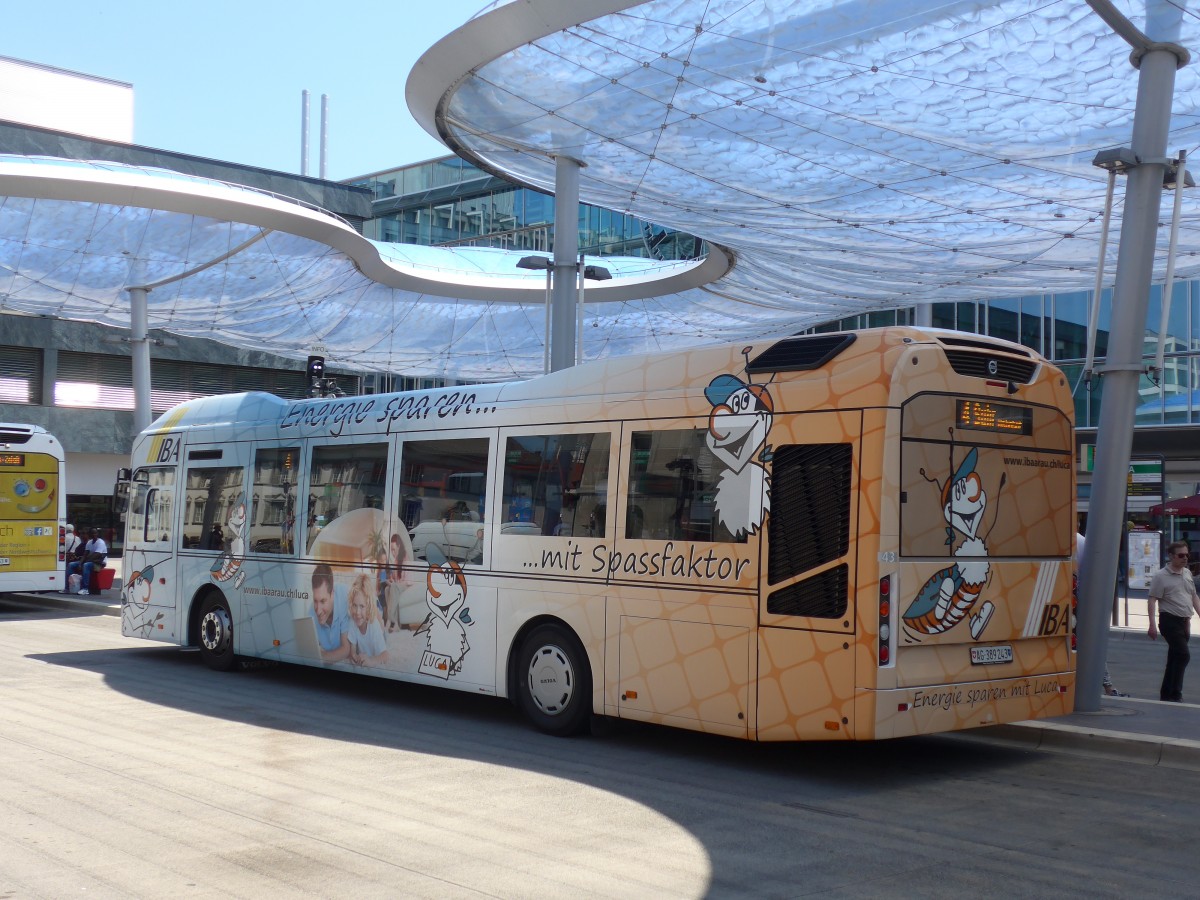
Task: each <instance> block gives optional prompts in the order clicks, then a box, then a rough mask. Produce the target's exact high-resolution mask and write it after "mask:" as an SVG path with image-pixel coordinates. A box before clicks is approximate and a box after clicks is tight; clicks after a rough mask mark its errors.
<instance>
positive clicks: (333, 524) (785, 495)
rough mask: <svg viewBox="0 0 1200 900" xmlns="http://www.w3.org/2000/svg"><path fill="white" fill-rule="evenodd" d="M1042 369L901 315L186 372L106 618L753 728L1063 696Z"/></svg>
mask: <svg viewBox="0 0 1200 900" xmlns="http://www.w3.org/2000/svg"><path fill="white" fill-rule="evenodd" d="M1072 417H1073V404H1072V400H1071V396H1070V390H1069V388H1068V385H1067V383H1066V380H1065V378H1064V376H1063V375H1062V373H1061V372H1059V371H1058V370H1057V369H1056V368H1054V367H1053V366H1052V365H1051V364H1050V363H1048V362H1047V361H1046V360H1045V359H1043V358H1042V357H1040V356H1038V355H1037V354H1035V353H1033V352H1032V351H1030V350H1028V349H1026V348H1024V347H1021V346H1019V345H1016V344H1012V343H1008V342H1004V341H1000V340H991V339H988V338H983V337H978V336H966V335H961V334H957V333H953V332H944V331H938V330H935V329H919V328H888V329H876V330H868V331H860V332H846V333H836V334H820V335H808V336H797V337H790V338H784V339H776V340H762V341H757V342H752V343H741V342H739V343H736V344H730V345H727V346H713V347H704V348H697V349H690V350H686V351H680V352H673V353H662V354H658V355H647V356H637V357H622V358H614V359H608V360H603V361H597V362H591V363H585V364H583V365H579V366H576V367H575V368H572V369H569V370H565V371H562V372H557V373H554V374H551V375H546V376H543V377H540V378H535V379H532V380H529V381H525V382H520V383H512V384H497V385H477V386H471V387H453V388H442V389H436V390H427V391H416V392H410V393H400V394H390V395H389V394H385V395H374V396H360V397H346V398H338V399H311V400H300V401H285V400H281V399H279V398H276V397H274V396H272V395H269V394H263V393H247V394H237V395H228V396H219V397H211V398H206V399H200V400H193V401H190V402H187V403H184V404H182V405H180V406H178V407H176V408H175V409H173V410H171V411H170V412H168V413H166V414H165V415H164V416H163V417H162V418H160V419H159V420H158V421H156V422H155V423H154V424H153V425H151V426H150V428H148V429H147V430H146V431H145V432H144V433H143V434H142V435H141V436H140V438H139V439H138V440H137V441H136V443H135V446H134V450H133V464H134V472H133V481H132V488H131V492H130V509H129V513H128V528H127V535H126V545H125V546H126V549H125V564H124V565H125V575H126V583H125V587H124V596H123V608H122V630H123V632H124V634H126V635H131V636H141V637H145V638H150V639H153V640H159V641H166V642H174V643H177V644H180V645H184V646H189V645H192V646H197V647H199V649H200V654H201V656H202V657H203V658H204V659H205V661H206V662H207V663H208V664H209V665H211V666H213V667H214V668H217V669H229V668H233V667H235V666H236V664H237V662H238V660H239V658H250V657H253V658H258V659H265V660H276V661H280V662H288V663H303V664H309V665H314V666H329V667H333V668H340V669H349V670H354V671H359V672H362V673H364V674H371V675H378V676H382V677H386V678H392V679H396V680H400V681H408V682H419V683H425V684H434V685H440V686H444V687H447V688H452V689H457V690H463V691H472V692H476V693H480V694H488V695H495V696H498V697H506V698H509V699H510V700H511V701H512V702H514V703H515V704H516V705H517V706H518V707H519V708H520V709H521V710H522V711H523V712H524V714H525V715H526V716H527V717H528V718H529V719H530V720H531V721H532V722H533V724H534V725H535V726H537V727H538V728H540V729H542V730H544V731H547V732H550V733H554V734H570V733H574V732H577V731H579V730H581V729H583V728H584V727H585V726H587V724H588V723H589V721H590V718H591V717H592V716H612V717H619V718H623V719H634V720H640V721H645V722H654V723H661V724H664V725H672V726H676V727H681V728H690V729H696V730H700V731H706V732H712V733H719V734H723V735H730V736H735V737H740V738H747V739H752V740H813V739H818V740H822V739H823V740H846V739H851V740H872V739H878V738H888V737H895V736H902V735H914V734H928V733H931V732H939V731H947V730H954V729H963V728H970V727H974V726H979V725H988V724H992V723H1001V722H1011V721H1015V720H1023V719H1029V718H1036V717H1042V716H1056V715H1062V714H1064V713H1066V712H1068V711H1069V710H1070V709H1071V708H1072V705H1073V694H1074V661H1073V658H1072V652H1071V647H1070V633H1071V621H1070V620H1071V612H1070V610H1071V577H1072V573H1071V566H1070V556H1071V548H1072V540H1073V537H1074V525H1073V522H1074V513H1073V504H1074V497H1075V485H1074V469H1073V466H1072V448H1073V444H1072V441H1073V436H1072V434H1073V432H1072V429H1073V423H1072Z"/></svg>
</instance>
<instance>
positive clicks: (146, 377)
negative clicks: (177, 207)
mask: <svg viewBox="0 0 1200 900" xmlns="http://www.w3.org/2000/svg"><path fill="white" fill-rule="evenodd" d="M271 231H272V229H270V228H264V229H262V231H260V232H258V234H256V235H254V237H252V238H250V239H249V240H246V241H242V243H240V244H238V245H237V246H236V247H234V248H233V249H232V250H230V251H229V252H227V253H222V254H221V255H220V256H218V257H216V258H215V259H210V260H209V261H208V262H205V263H201V264H200V265H198V266H193V267H192V268H190V269H188V270H187V271H186V272H180V273H179V274H178V275H171V276H168V277H167V278H162V279H160V280H158V281H151V282H148V283H146V284H131V285H129V286H128V287H126V288H125V290H127V291H129V343H130V344H131V350H130V353H131V355H132V357H133V437H134V439H135V440H136V439H137V436H138V435H139V434H141V433H142V431H144V430H145V429H146V428H147V427H149V425H150V422H151V421H152V419H151V411H150V343H151V338H150V329H149V327H148V323H149V310H148V308H147V307H148V302H149V301H148V295H149V294H150V292H151V291H152V290H154V289H155V288H160V287H163V286H164V285H168V284H172V283H174V282H176V281H182V280H183V279H184V278H187V277H188V276H189V275H195V274H196V273H197V272H203V271H204V270H205V269H211V268H212V267H213V266H215V265H217V264H218V263H222V262H224V261H225V260H227V259H229V258H230V257H231V256H236V255H237V254H239V253H241V252H242V251H243V250H245V249H246V248H247V247H249V246H251V245H252V244H256V243H258V242H259V241H261V240H262V239H263V238H265V237H266V236H267V235H268V234H270V233H271ZM158 343H162V342H161V341H158Z"/></svg>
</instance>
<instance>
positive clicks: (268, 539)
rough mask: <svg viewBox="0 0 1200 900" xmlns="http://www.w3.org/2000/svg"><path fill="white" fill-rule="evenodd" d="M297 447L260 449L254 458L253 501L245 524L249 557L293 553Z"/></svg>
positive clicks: (294, 546) (298, 453)
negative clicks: (261, 554)
mask: <svg viewBox="0 0 1200 900" xmlns="http://www.w3.org/2000/svg"><path fill="white" fill-rule="evenodd" d="M299 460H300V450H299V448H297V447H270V448H267V447H263V448H260V449H259V450H258V451H257V452H256V453H255V454H254V501H253V504H252V506H251V510H250V518H249V521H248V522H247V526H248V527H249V536H248V539H247V541H246V549H248V550H249V551H250V552H251V553H279V554H291V553H294V552H295V550H296V479H297V478H298V477H299V474H300V472H299V468H298V465H299Z"/></svg>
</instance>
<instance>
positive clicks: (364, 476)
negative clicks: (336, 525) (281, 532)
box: [305, 444, 388, 553]
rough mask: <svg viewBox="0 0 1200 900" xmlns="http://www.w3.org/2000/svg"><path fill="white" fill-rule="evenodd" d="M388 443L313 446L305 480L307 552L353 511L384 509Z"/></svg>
mask: <svg viewBox="0 0 1200 900" xmlns="http://www.w3.org/2000/svg"><path fill="white" fill-rule="evenodd" d="M387 458H388V445H387V444H328V445H323V446H317V447H313V451H312V465H311V467H310V469H309V479H308V520H307V525H306V527H307V532H306V545H305V547H306V552H308V553H311V552H312V546H313V542H314V541H315V540H316V539H317V535H319V534H320V533H321V531H322V530H323V529H324V528H325V527H326V526H328V525H329V524H330V523H332V522H333V521H334V520H335V519H337V518H338V517H339V516H344V515H345V514H346V513H348V512H353V511H354V510H356V509H383V506H384V504H383V492H384V485H385V484H386V483H387Z"/></svg>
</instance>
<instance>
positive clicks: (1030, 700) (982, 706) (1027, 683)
mask: <svg viewBox="0 0 1200 900" xmlns="http://www.w3.org/2000/svg"><path fill="white" fill-rule="evenodd" d="M1074 705H1075V673H1074V672H1055V673H1050V674H1046V675H1030V676H1022V677H1018V678H998V679H993V680H989V681H971V682H964V683H961V684H950V685H921V686H915V687H906V688H896V689H892V690H882V691H872V690H867V691H862V692H860V693H859V695H858V697H857V698H856V703H855V706H856V707H857V708H856V710H855V721H856V723H858V725H859V727H858V728H857V729H856V733H855V737H856V738H858V739H860V740H870V739H872V738H892V737H907V736H911V735H918V734H933V733H936V732H941V731H961V730H963V729H965V728H978V727H980V726H983V725H1001V724H1007V723H1010V722H1023V721H1026V720H1028V719H1045V718H1051V717H1053V716H1065V715H1067V714H1068V713H1069V712H1071V710H1072V709H1073V708H1074ZM872 723H873V724H874V730H873V733H870V732H871V724H872Z"/></svg>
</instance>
